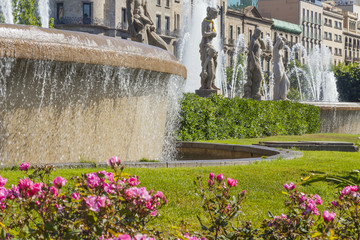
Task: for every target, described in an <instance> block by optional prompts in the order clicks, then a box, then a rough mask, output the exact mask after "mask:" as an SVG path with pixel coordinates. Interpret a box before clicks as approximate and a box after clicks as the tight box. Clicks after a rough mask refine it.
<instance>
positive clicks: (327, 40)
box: [322, 3, 344, 65]
mask: <svg viewBox="0 0 360 240" xmlns="http://www.w3.org/2000/svg"><path fill="white" fill-rule="evenodd" d="M322 6H323V14H324V24H323V29H324V35H323V43H324V44H325V46H327V47H328V48H329V49H330V51H331V55H332V63H333V64H335V65H336V64H338V63H340V62H343V61H344V56H343V54H344V42H343V40H344V39H343V22H344V16H343V12H342V10H341V9H339V8H337V7H335V6H333V5H331V4H327V3H323V4H322Z"/></svg>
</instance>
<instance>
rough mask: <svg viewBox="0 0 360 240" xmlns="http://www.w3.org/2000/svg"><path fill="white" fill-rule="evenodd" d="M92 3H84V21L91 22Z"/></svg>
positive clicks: (85, 22)
mask: <svg viewBox="0 0 360 240" xmlns="http://www.w3.org/2000/svg"><path fill="white" fill-rule="evenodd" d="M91 16H92V3H83V23H84V24H91Z"/></svg>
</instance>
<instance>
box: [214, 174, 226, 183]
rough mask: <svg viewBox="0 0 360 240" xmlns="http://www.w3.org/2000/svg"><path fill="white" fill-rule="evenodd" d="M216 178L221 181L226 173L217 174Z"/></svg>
mask: <svg viewBox="0 0 360 240" xmlns="http://www.w3.org/2000/svg"><path fill="white" fill-rule="evenodd" d="M216 179H217V180H218V181H219V182H221V181H222V180H224V179H225V177H224V174H219V175H217V176H216Z"/></svg>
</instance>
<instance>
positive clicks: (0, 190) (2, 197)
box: [0, 187, 8, 201]
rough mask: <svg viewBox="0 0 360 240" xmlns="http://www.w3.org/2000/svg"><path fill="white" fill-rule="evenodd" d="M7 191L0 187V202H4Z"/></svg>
mask: <svg viewBox="0 0 360 240" xmlns="http://www.w3.org/2000/svg"><path fill="white" fill-rule="evenodd" d="M7 195H8V191H7V190H6V188H4V187H0V201H5V199H6V197H7Z"/></svg>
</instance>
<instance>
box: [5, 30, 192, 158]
mask: <svg viewBox="0 0 360 240" xmlns="http://www.w3.org/2000/svg"><path fill="white" fill-rule="evenodd" d="M0 46H1V47H0V104H1V111H0V119H1V121H0V163H1V164H2V165H9V164H16V163H20V162H23V161H29V162H31V163H50V162H57V163H65V162H79V161H82V160H83V161H84V160H87V161H95V162H99V161H103V160H104V159H107V158H109V157H111V156H113V155H118V156H119V157H120V158H121V159H122V160H123V161H138V160H140V159H141V158H148V159H165V158H167V157H169V156H173V151H172V150H173V149H174V148H175V146H174V144H172V143H173V140H174V139H173V136H172V132H173V127H174V125H175V123H176V121H175V118H176V115H177V109H178V107H179V106H178V101H177V100H178V97H179V96H180V95H181V92H182V86H183V83H184V79H185V78H186V69H185V67H184V66H183V65H181V64H180V63H179V62H177V61H176V59H175V57H174V56H173V55H172V54H170V53H169V52H167V51H164V50H162V49H159V48H156V47H150V46H147V45H144V44H140V43H136V42H131V41H126V40H119V39H115V38H111V37H104V36H98V35H90V34H86V33H77V32H69V31H60V30H53V29H51V30H50V29H42V28H38V27H30V26H19V25H6V24H0ZM167 160H168V159H167Z"/></svg>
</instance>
